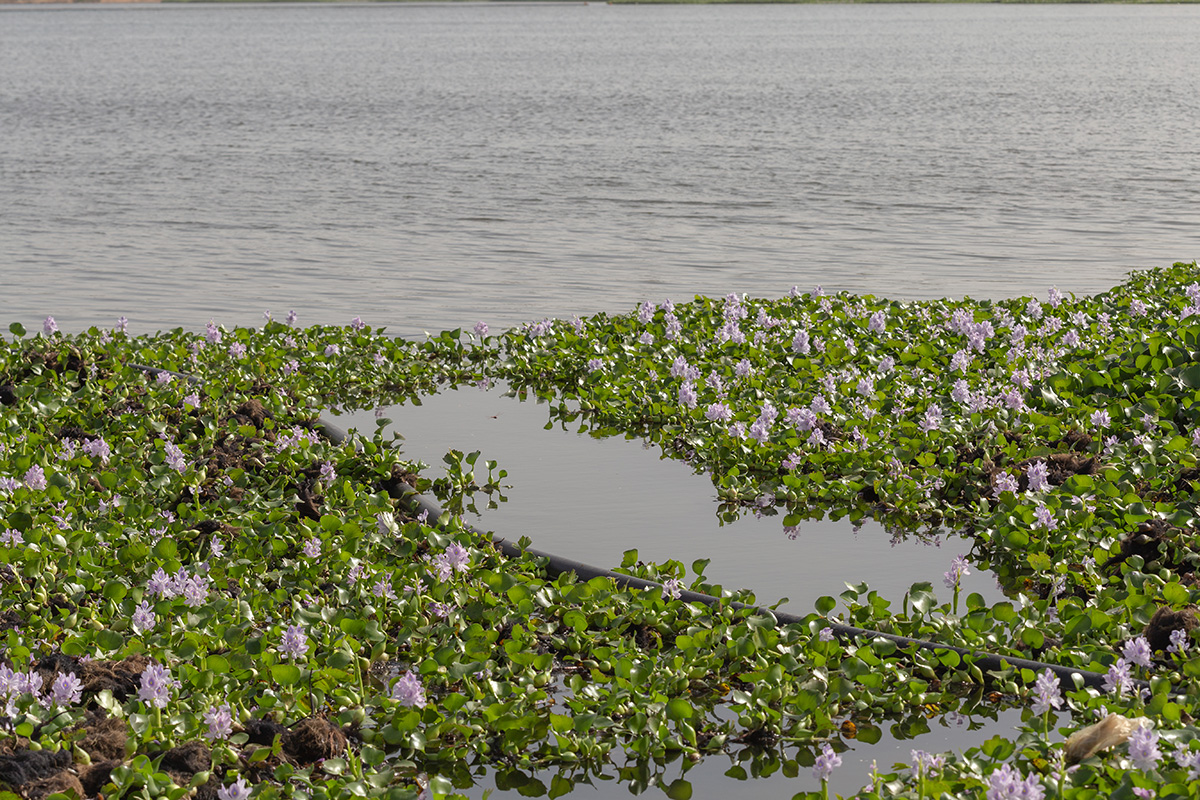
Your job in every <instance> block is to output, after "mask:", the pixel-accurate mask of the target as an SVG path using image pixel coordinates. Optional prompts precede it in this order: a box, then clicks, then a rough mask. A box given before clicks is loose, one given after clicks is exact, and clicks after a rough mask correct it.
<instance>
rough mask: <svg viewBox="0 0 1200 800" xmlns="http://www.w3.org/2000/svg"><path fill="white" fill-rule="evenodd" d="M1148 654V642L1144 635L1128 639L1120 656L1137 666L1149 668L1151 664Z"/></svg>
mask: <svg viewBox="0 0 1200 800" xmlns="http://www.w3.org/2000/svg"><path fill="white" fill-rule="evenodd" d="M1150 655H1151V654H1150V643H1149V642H1147V641H1146V638H1145V637H1144V636H1138V637H1137V638H1135V639H1130V640H1129V641H1128V642H1126V643H1125V647H1124V648H1123V649H1122V650H1121V656H1122V657H1123V658H1124V659H1125V660H1126V661H1128V662H1129V663H1130V664H1136V665H1137V666H1139V667H1146V668H1149V667H1150V666H1151V661H1150Z"/></svg>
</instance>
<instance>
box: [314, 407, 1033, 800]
mask: <svg viewBox="0 0 1200 800" xmlns="http://www.w3.org/2000/svg"><path fill="white" fill-rule="evenodd" d="M421 403H422V404H421V405H420V406H415V405H404V406H391V407H388V408H385V409H383V410H382V411H383V416H384V417H385V418H387V419H389V420H391V424H390V425H388V426H387V428H386V430H385V432H384V436H385V438H387V437H388V436H390V435H391V433H392V432H395V433H399V434H400V435H402V436H403V437H404V439H403V441H402V442H400V443H399V444H400V446H401V449H402V451H403V452H404V454H405V455H406V456H407V457H408V458H410V459H413V460H419V461H422V462H424V463H426V464H429V465H432V466H431V467H430V468H429V469H428V470H425V473H424V474H425V475H426V477H429V478H431V479H436V478H438V477H440V476H441V475H442V474H443V472H442V456H443V455H444V454H445V453H446V452H447V450H449V449H451V448H453V449H456V450H460V451H462V452H464V453H469V452H472V451H480V453H481V455H480V458H479V460H478V461H477V462H476V466H477V469H478V470H479V472H478V473H477V477H478V478H481V479H482V478H485V477H486V474H485V470H484V469H483V464H484V461H496V462H498V468H500V469H504V470H506V471H507V473H508V475H507V477H506V478H504V479H503V480H502V481H501V484H502V485H504V487H505V488H504V489H503V494H504V496H505V497H506V498H507V499H506V502H503V503H500V504H499V505H498V506H497V507H495V508H483V505H484V502H483V501H480V502H479V503H478V505H479V507H480V510H479V511H478V514H477V518H476V519H474V520H472V523H473V524H474V525H475V526H476V527H478V528H481V529H484V530H489V531H492V532H493V533H494V534H495V535H498V536H503V537H505V538H508V539H511V540H514V541H515V540H516V539H518V538H520V537H521V536H529V537H530V539H532V540H533V544H532V546H533V547H535V548H537V549H540V550H544V551H548V552H552V553H556V554H559V555H562V556H565V557H567V558H572V559H576V560H579V561H582V562H584V563H588V564H592V565H594V566H598V567H604V568H613V567H616V566H618V565H619V564H620V563H621V560H622V554H623V553H624V552H625V551H626V550H630V549H637V550H638V553H639V557H640V558H641V559H643V560H646V561H666V560H668V559H675V560H678V561H681V562H683V563H684V564H685V565H691V563H692V562H693V561H694V560H696V559H710V561H711V563H710V564H709V565H708V567H707V568H706V569H705V576H706V578H707V580H708V581H709V582H711V583H717V584H721V585H722V586H724V588H726V589H728V590H737V589H750V590H752V591H753V592H754V593H755V595H756V597H757V601H758V602H759V603H760V604H771V603H774V602H775V601H777V600H779V599H781V598H791V600H792V601H791V603H790V604H785V605H784V607H785V608H787V609H788V610H790V611H792V612H793V613H799V614H804V613H807V612H808V611H810V610H811V609H812V608H813V603H814V602H815V601H816V599H817V598H818V597H820V596H822V595H832V596H835V597H836V596H837V595H839V594H840V593H841V592H842V591H844V590H845V589H846V587H847V585H848V584H849V583H861V582H865V583H867V584H868V585H869V586H870V587H871V588H872V589H874V590H875V591H877V592H878V593H879V594H880V595H881V596H882V597H884V598H885V599H887V600H889V601H891V602H892V604H893V605H894V606H895V605H898V604H899V603H900V602H901V600H902V598H903V597H904V594H905V592H906V591H907V590H908V589H909V587H910V586H911V585H912V584H913V583H914V582H918V581H929V582H931V583H932V584H933V585H934V586H935V587H936V588H940V587H941V586H942V584H941V577H942V575H943V573H944V572H945V571H946V570H947V569H948V568H949V565H950V561H951V559H952V558H953V557H954V556H955V555H958V554H959V553H966V552H968V551H969V550H970V542H969V541H967V540H965V539H962V538H960V537H957V536H954V535H947V534H943V535H942V536H941V537H940V538H936V539H929V538H928V537H925V538H923V537H917V536H907V537H905V536H896V535H893V533H891V532H889V531H888V530H885V529H884V527H883V525H881V524H879V523H878V522H876V521H875V520H872V519H866V520H863V521H861V522H860V523H859V524H857V525H856V524H852V523H851V522H849V521H848V520H841V521H833V520H830V519H823V520H818V521H809V522H805V523H803V524H802V525H801V526H800V529H799V531H798V532H797V533H796V534H795V536H794V538H793V537H792V536H791V535H789V534H788V533H787V532H786V531H785V529H784V527H783V523H782V520H783V517H782V516H761V517H756V516H754V515H753V514H748V515H745V516H742V517H741V518H739V519H737V520H736V521H734V522H731V523H725V524H722V522H721V520H720V517H719V514H718V501H717V498H716V492H715V490H714V488H713V486H712V483H711V482H710V481H709V479H708V478H707V477H706V476H704V475H699V474H696V473H695V472H694V471H693V470H692V468H691V467H689V466H688V465H687V464H685V463H682V462H680V461H675V460H672V459H668V458H665V457H663V456H662V455H661V453H660V452H659V451H658V449H657V448H656V447H651V446H648V445H645V444H644V443H643V442H642V441H641V440H637V439H625V438H621V437H613V438H605V439H599V438H595V437H593V436H590V435H588V434H587V433H586V432H585V431H576V430H567V429H565V428H564V427H563V426H561V425H558V424H553V423H550V422H549V420H550V418H551V414H550V411H549V406H548V405H547V404H544V403H543V404H539V403H536V402H519V401H517V400H515V399H513V398H511V397H508V396H505V395H504V394H503V393H502V392H500V391H498V390H492V391H481V390H479V389H476V388H464V389H461V390H451V391H447V392H443V393H441V394H439V395H436V396H432V397H426V398H423V399H422V401H421ZM334 422H335V423H336V424H339V425H340V426H342V427H344V428H348V429H357V430H359V431H361V432H363V433H364V434H368V435H369V434H370V433H371V432H373V431H374V430H375V427H376V416H375V413H373V412H371V411H360V412H354V413H349V414H345V415H342V416H340V417H335V418H334ZM479 482H480V483H482V482H483V481H482V480H480V481H479ZM943 591H944V593H945V595H946V596H945V597H941V598H940V599H941V600H949V591H948V590H943ZM962 591H963V592H964V594H965V593H970V592H979V593H980V594H981V595H983V596H984V598H985V599H986V600H987V602H989V603H991V602H995V601H997V600H1000V599H1002V593H1001V592H1000V590H999V589H998V588H997V587H996V583H995V579H994V577H993V576H992V575H991V574H990V573H988V572H981V571H980V570H978V569H975V568H973V569H972V571H971V573H970V574H968V575H966V576H964V577H963V579H962ZM1019 718H1020V710H1019V709H1002V708H997V707H993V706H991V705H990V704H989V703H987V702H986V701H984V700H983V699H982V698H974V699H966V698H964V700H963V701H962V703H961V704H960V705H959V708H958V709H947V708H940V709H913V713H912V714H911V715H909V716H907V717H905V718H904V719H900V720H890V721H885V722H882V723H881V727H880V728H878V729H870V728H868V729H866V730H860V731H859V732H858V733H857V734H855V737H856V738H849V737H847V738H845V739H844V740H843V742H844V744H845V745H846V746H847V747H848V749H847V750H846V751H845V752H843V753H842V754H841V755H842V759H843V766H842V768H841V769H839V770H838V771H837V772H836V773H835V774H834V776H833V778H832V779H831V781H830V792H831V796H832V795H833V794H842V795H846V796H849V795H852V794H854V793H855V792H856V791H858V790H859V789H860V788H861V787H862V786H863V785H864V784H866V783H868V782H869V780H870V772H871V766H872V762H873V761H874V762H876V763H878V765H879V769H880V770H881V771H890V770H891V767H892V766H893V765H894V764H897V763H904V764H907V763H909V762H910V760H911V751H912V750H914V749H920V750H925V751H927V752H932V753H936V752H941V751H944V750H947V749H954V750H956V751H961V750H962V749H964V748H967V747H970V746H975V745H979V744H981V743H982V742H983V741H985V740H986V739H988V738H990V737H991V736H993V735H995V734H997V733H1008V732H1011V731H1012V730H1013V729H1014V728H1015V727H1016V725H1017V723H1018V722H1019ZM614 756H616V754H614ZM811 765H812V754H811V752H810V751H808V750H806V749H805V748H800V749H799V750H798V749H796V748H794V747H790V748H781V747H776V748H775V749H774V750H773V751H772V750H760V749H755V748H745V749H742V750H740V751H737V752H734V753H732V754H729V755H725V756H709V757H706V758H704V759H702V760H700V761H699V762H695V763H692V762H688V761H686V760H683V759H677V760H675V761H671V762H668V763H664V764H655V763H653V762H651V763H644V762H643V763H636V762H630V763H627V764H620V763H618V764H615V765H610V766H608V767H607V768H606V769H604V770H603V771H602V773H601V774H599V775H596V774H590V775H589V774H588V773H586V772H584V773H575V774H572V773H570V772H569V771H568V772H562V771H557V770H548V771H546V772H544V773H536V774H532V775H529V774H523V773H520V772H518V771H509V772H505V771H503V770H498V769H497V768H496V767H495V766H494V765H486V766H479V767H476V768H470V767H468V766H466V765H461V766H460V768H459V772H458V775H457V780H456V781H455V782H456V784H459V786H458V791H463V792H465V793H466V794H467V795H468V796H470V797H478V796H481V795H482V793H483V792H484V791H485V790H487V789H492V790H494V791H493V793H492V794H491V797H495V798H501V797H505V798H507V797H520V796H528V797H536V796H545V795H546V794H553V795H554V796H558V795H559V794H560V792H562V791H565V790H567V789H568V787H570V791H571V793H572V796H576V795H578V796H581V797H588V798H597V800H604V799H605V798H616V797H626V796H628V795H630V794H641V793H646V794H647V795H648V796H651V797H653V796H658V795H662V796H667V797H690V796H693V793H692V789H695V793H694V796H696V797H713V796H722V797H745V798H758V797H762V798H777V797H781V796H791V795H792V794H793V793H795V792H798V791H806V790H808V791H811V790H819V789H820V784H819V782H818V781H816V780H815V779H813V777H812V770H811Z"/></svg>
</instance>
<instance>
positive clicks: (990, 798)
mask: <svg viewBox="0 0 1200 800" xmlns="http://www.w3.org/2000/svg"><path fill="white" fill-rule="evenodd" d="M1033 302H1036V301H1033ZM1045 796H1046V790H1045V789H1043V788H1042V786H1041V784H1040V783H1039V782H1038V777H1037V775H1036V774H1030V776H1029V777H1028V778H1025V779H1022V778H1021V773H1020V772H1019V771H1018V770H1016V769H1014V768H1013V767H1012V766H1010V765H1008V764H1004V765H1002V766H1001V767H1000V769H998V770H996V771H995V772H993V773H992V774H991V775H989V776H988V791H987V800H1042V798H1043V797H1045Z"/></svg>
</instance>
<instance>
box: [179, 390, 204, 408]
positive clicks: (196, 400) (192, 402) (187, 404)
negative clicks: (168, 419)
mask: <svg viewBox="0 0 1200 800" xmlns="http://www.w3.org/2000/svg"><path fill="white" fill-rule="evenodd" d="M180 405H182V406H183V408H184V410H187V409H188V408H199V407H200V395H199V394H198V393H196V392H192V393H191V394H189V395H188V396H187V397H185V398H183V402H182V403H180Z"/></svg>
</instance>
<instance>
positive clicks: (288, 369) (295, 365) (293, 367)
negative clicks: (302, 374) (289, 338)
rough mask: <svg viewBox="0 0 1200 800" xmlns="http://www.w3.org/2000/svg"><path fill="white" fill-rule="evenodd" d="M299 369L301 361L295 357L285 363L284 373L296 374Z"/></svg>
mask: <svg viewBox="0 0 1200 800" xmlns="http://www.w3.org/2000/svg"><path fill="white" fill-rule="evenodd" d="M299 371H300V362H299V361H297V360H296V359H294V358H293V359H292V360H291V361H289V362H287V363H286V364H284V365H283V374H284V375H295V374H296V373H297V372H299Z"/></svg>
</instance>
